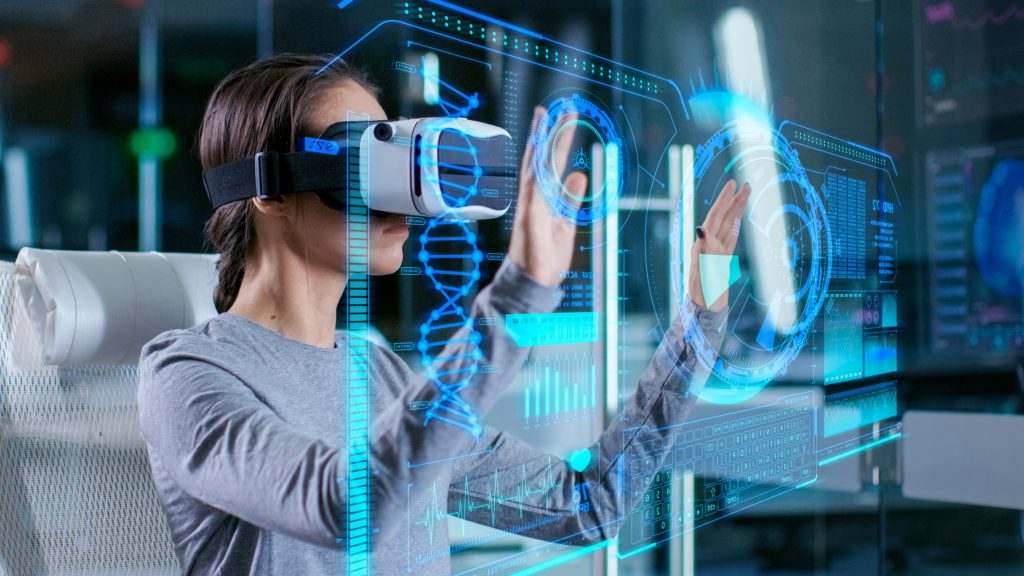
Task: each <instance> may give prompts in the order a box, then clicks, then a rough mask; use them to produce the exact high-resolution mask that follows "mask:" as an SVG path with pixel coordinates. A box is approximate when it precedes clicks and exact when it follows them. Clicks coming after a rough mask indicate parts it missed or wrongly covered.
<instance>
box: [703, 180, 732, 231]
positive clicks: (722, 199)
mask: <svg viewBox="0 0 1024 576" xmlns="http://www.w3.org/2000/svg"><path fill="white" fill-rule="evenodd" d="M735 192H736V181H735V180H729V181H728V182H726V183H725V187H724V188H722V191H721V192H719V193H718V198H717V199H716V200H715V203H714V204H712V205H711V210H708V215H707V216H706V217H705V218H704V232H711V233H712V234H714V233H715V230H714V229H713V227H712V224H715V225H717V223H718V221H719V218H720V216H721V213H722V211H723V210H725V205H726V204H727V203H728V202H729V200H730V199H731V198H732V197H733V195H734V193H735ZM708 228H712V229H711V230H709V229H708Z"/></svg>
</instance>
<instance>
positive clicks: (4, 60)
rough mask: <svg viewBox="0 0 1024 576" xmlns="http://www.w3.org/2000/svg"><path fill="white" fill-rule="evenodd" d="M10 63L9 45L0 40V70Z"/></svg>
mask: <svg viewBox="0 0 1024 576" xmlns="http://www.w3.org/2000/svg"><path fill="white" fill-rule="evenodd" d="M10 63H11V44H10V43H9V42H8V41H6V40H0V68H6V67H7V65H8V64H10Z"/></svg>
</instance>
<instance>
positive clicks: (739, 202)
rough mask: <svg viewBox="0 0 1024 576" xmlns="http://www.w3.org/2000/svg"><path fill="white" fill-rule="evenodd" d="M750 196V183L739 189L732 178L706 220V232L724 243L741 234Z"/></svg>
mask: <svg viewBox="0 0 1024 576" xmlns="http://www.w3.org/2000/svg"><path fill="white" fill-rule="evenodd" d="M749 197H750V185H749V184H744V185H743V188H741V189H739V190H737V189H736V182H735V181H734V180H730V181H729V182H728V183H727V184H726V185H725V187H724V188H722V192H721V193H720V194H719V195H718V199H717V200H715V203H714V205H713V206H712V207H711V210H710V211H708V216H707V218H706V219H705V221H704V232H705V233H706V234H711V235H712V236H714V238H716V239H717V240H718V241H719V242H721V243H722V244H727V243H728V241H729V239H730V238H731V237H734V236H735V235H737V234H739V221H740V219H741V218H742V217H743V211H744V210H745V209H746V205H747V199H748V198H749Z"/></svg>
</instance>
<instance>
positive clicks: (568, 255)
mask: <svg viewBox="0 0 1024 576" xmlns="http://www.w3.org/2000/svg"><path fill="white" fill-rule="evenodd" d="M546 113H547V111H546V110H545V109H544V108H543V107H540V106H538V107H537V108H534V110H533V123H532V125H531V129H530V137H529V139H528V140H527V144H526V151H525V152H523V161H522V166H521V167H520V169H519V199H518V201H517V203H516V215H515V221H514V224H513V228H512V240H511V242H510V244H509V248H508V255H509V257H511V258H512V261H513V262H515V263H516V264H518V265H519V267H520V268H522V269H523V270H525V271H526V273H527V274H529V275H530V276H531V277H532V278H533V279H534V280H536V281H537V282H540V283H541V284H544V285H545V286H558V285H559V284H560V283H561V282H562V278H563V276H564V275H565V272H566V271H567V270H569V266H570V265H571V263H572V255H573V249H574V248H575V246H576V222H575V221H573V220H570V219H568V218H563V217H561V216H559V215H558V214H556V213H555V210H554V209H553V208H552V207H551V206H550V205H549V204H548V201H547V199H546V198H544V194H543V192H542V191H541V190H540V186H541V183H540V182H538V181H537V174H536V172H535V171H534V169H533V157H534V154H536V146H535V145H534V142H535V140H536V138H537V134H538V133H539V132H540V129H541V128H540V127H541V123H542V122H543V121H544V116H545V114H546ZM561 140H562V141H563V142H571V141H572V133H571V132H570V133H568V134H566V135H564V136H563V137H562V138H561ZM563 148H565V149H564V150H563V149H559V150H557V151H556V154H557V155H558V157H559V158H560V159H561V162H560V165H561V164H564V159H565V158H566V157H568V155H569V150H568V146H567V145H566V146H563ZM564 186H565V188H566V190H568V192H569V193H570V194H572V195H573V196H576V197H578V198H579V197H583V196H584V195H585V194H586V190H587V177H586V176H585V175H584V174H583V173H581V172H573V173H572V174H569V176H567V177H566V178H565V181H564Z"/></svg>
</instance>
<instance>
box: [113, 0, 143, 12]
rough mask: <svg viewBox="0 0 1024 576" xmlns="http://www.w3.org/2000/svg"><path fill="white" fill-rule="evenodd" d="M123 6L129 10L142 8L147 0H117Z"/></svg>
mask: <svg viewBox="0 0 1024 576" xmlns="http://www.w3.org/2000/svg"><path fill="white" fill-rule="evenodd" d="M117 1H118V3H120V4H121V6H124V7H125V8H128V9H129V10H137V9H139V8H142V7H143V6H144V5H145V4H146V0H117Z"/></svg>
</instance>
